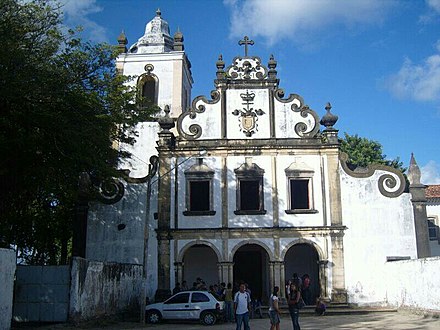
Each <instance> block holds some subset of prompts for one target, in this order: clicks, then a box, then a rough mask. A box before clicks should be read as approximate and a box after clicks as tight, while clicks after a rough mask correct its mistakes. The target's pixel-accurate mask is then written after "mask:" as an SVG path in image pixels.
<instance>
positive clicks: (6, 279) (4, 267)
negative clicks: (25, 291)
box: [0, 249, 16, 330]
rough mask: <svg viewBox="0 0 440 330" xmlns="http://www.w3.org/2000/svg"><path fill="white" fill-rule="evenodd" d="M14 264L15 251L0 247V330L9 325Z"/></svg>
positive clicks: (8, 327)
mask: <svg viewBox="0 0 440 330" xmlns="http://www.w3.org/2000/svg"><path fill="white" fill-rule="evenodd" d="M15 265H16V258H15V251H14V250H10V249H0V283H1V287H2V289H1V294H0V315H1V317H0V330H8V329H10V327H11V318H12V297H13V290H14V276H15V268H16V266H15Z"/></svg>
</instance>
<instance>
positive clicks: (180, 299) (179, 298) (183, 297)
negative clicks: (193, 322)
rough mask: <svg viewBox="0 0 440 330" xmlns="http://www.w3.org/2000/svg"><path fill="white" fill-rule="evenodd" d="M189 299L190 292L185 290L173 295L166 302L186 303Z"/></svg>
mask: <svg viewBox="0 0 440 330" xmlns="http://www.w3.org/2000/svg"><path fill="white" fill-rule="evenodd" d="M188 300H189V292H183V293H179V294H176V295H175V296H174V297H171V298H170V299H168V300H167V301H165V302H164V304H185V303H187V302H188Z"/></svg>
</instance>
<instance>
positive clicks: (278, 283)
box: [269, 261, 284, 294]
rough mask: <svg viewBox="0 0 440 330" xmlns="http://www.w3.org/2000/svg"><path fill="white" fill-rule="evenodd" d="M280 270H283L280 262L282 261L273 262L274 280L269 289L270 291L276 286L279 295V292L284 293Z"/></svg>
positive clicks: (282, 263) (282, 264)
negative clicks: (278, 289)
mask: <svg viewBox="0 0 440 330" xmlns="http://www.w3.org/2000/svg"><path fill="white" fill-rule="evenodd" d="M282 269H284V262H282V261H274V262H273V280H274V282H273V285H272V287H271V288H269V289H270V290H272V289H273V287H274V286H277V287H279V288H280V293H279V294H281V291H284V289H283V288H284V284H283V280H282V277H284V276H283V275H282V274H281V271H282Z"/></svg>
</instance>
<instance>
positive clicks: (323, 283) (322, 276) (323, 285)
mask: <svg viewBox="0 0 440 330" xmlns="http://www.w3.org/2000/svg"><path fill="white" fill-rule="evenodd" d="M318 265H319V286H320V289H321V297H322V298H323V299H324V300H325V301H330V298H329V297H328V289H327V288H328V274H327V269H328V268H327V265H328V260H319V261H318Z"/></svg>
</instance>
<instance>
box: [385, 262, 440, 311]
mask: <svg viewBox="0 0 440 330" xmlns="http://www.w3.org/2000/svg"><path fill="white" fill-rule="evenodd" d="M439 269H440V257H433V258H423V259H416V260H405V261H395V262H387V263H386V264H385V266H384V274H383V279H384V280H385V282H386V284H387V285H386V300H387V303H388V304H389V305H392V306H395V307H406V308H414V309H423V310H435V311H440V299H439V297H440V276H439Z"/></svg>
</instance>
